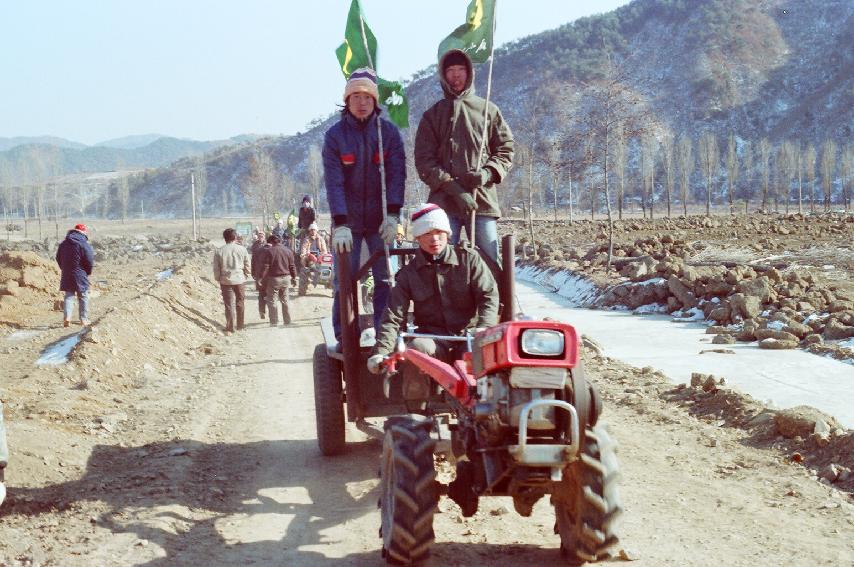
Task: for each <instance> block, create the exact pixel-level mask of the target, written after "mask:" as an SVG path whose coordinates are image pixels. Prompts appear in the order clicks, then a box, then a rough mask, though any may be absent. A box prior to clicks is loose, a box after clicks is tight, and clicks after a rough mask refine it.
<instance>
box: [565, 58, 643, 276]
mask: <svg viewBox="0 0 854 567" xmlns="http://www.w3.org/2000/svg"><path fill="white" fill-rule="evenodd" d="M622 63H623V64H622V65H616V64H614V62H613V60H612V59H611V57H610V55H609V57H608V62H607V66H606V68H605V73H604V76H603V78H602V79H601V80H597V81H595V82H593V83H591V84H590V85H589V86H588V88H587V89H586V91H585V93H584V96H585V100H584V105H583V108H582V112H581V114H580V118H581V125H582V131H584V132H586V134H587V137H588V140H589V143H590V150H591V151H590V156H591V164H595V165H596V166H597V167H598V169H599V170H600V171H601V177H602V190H603V193H604V197H605V209H606V211H607V214H608V262H607V266H606V271H607V272H610V270H611V259H612V257H613V251H614V215H613V213H612V209H611V187H610V175H611V174H612V173H613V172H612V171H611V167H612V163H611V161H612V159H613V158H612V155H613V144H614V138H615V136H618V137H631V136H640V135H642V134H643V133H644V132H646V131H647V124H648V123H649V122H648V117H647V115H646V111H645V110H644V106H645V105H644V102H645V101H643V100H642V99H641V98H640V96H639V95H638V94H637V93H635V92H634V91H632V90H631V89H630V88H629V87H628V86H627V85H628V83H629V82H628V80H627V76H628V65H627V64H626V63H627V62H625V61H624V62H622ZM618 131H619V134H618V133H617V132H618ZM591 185H593V184H591ZM594 207H595V203H591V209H593V208H594Z"/></svg>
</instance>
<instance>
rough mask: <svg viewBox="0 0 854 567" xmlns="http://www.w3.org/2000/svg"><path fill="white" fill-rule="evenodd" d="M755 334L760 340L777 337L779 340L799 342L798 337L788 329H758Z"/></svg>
mask: <svg viewBox="0 0 854 567" xmlns="http://www.w3.org/2000/svg"><path fill="white" fill-rule="evenodd" d="M753 334H754V336H755V337H756V338H757V339H759V340H760V341H762V340H765V339H776V340H778V341H794V342H795V343H797V342H798V340H799V339H798V337H796V336H795V335H793V334H791V333H787V332H786V331H777V330H775V329H758V330H757V331H756V332H755V333H753Z"/></svg>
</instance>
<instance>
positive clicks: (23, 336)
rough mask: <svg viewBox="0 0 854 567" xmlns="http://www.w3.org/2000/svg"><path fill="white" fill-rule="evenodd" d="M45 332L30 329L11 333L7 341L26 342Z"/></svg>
mask: <svg viewBox="0 0 854 567" xmlns="http://www.w3.org/2000/svg"><path fill="white" fill-rule="evenodd" d="M43 332H44V331H39V330H32V329H28V330H24V331H13V332H12V333H9V336H8V337H6V340H7V341H11V342H20V341H26V340H28V339H31V338H33V337H35V336H37V335H40V334H41V333H43Z"/></svg>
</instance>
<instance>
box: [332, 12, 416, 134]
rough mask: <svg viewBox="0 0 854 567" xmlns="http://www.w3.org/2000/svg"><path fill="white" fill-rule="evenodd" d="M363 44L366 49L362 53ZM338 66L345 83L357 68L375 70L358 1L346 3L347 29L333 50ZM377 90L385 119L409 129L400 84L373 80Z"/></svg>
mask: <svg viewBox="0 0 854 567" xmlns="http://www.w3.org/2000/svg"><path fill="white" fill-rule="evenodd" d="M366 44H367V46H368V49H367V51H366V50H365V45H366ZM335 56H336V57H337V58H338V65H339V66H340V67H341V72H342V73H344V78H345V79H349V78H350V74H351V73H352V72H353V71H355V70H356V69H359V68H361V67H370V68H371V69H374V71H376V69H377V38H376V37H374V33H373V32H372V31H371V28H369V27H368V24H367V22H365V16H364V14H363V13H362V7H361V6H360V5H359V0H353V1H352V2H351V3H350V11H349V12H348V13H347V26H346V27H345V28H344V43H342V44H341V45H339V46H338V49H336V50H335ZM377 79H378V82H377V88H378V90H379V94H380V100H379V102H380V104H382V105H384V106H385V107H386V108H387V109H388V116H389V119H391V121H392V122H394V123H395V124H396V125H397V126H398V127H400V128H406V127H408V126H409V103H408V102H407V100H406V93H404V91H403V86H401V84H400V83H397V82H393V81H386V80H385V79H383V78H381V77H377Z"/></svg>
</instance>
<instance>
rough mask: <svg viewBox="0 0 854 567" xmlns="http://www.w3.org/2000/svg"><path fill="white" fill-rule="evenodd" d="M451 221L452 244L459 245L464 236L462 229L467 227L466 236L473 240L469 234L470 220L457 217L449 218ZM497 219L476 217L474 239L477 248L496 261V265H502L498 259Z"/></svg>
mask: <svg viewBox="0 0 854 567" xmlns="http://www.w3.org/2000/svg"><path fill="white" fill-rule="evenodd" d="M448 220H450V221H451V231H452V233H453V234H451V244H459V243H460V237H461V236H462V229H463V227H465V230H466V236H468V237H469V240H471V238H470V237H471V235H470V234H469V229H470V226H469V225H470V224H471V221H470V220H469V219H465V220H463V219H461V218H459V217H455V216H450V215H449V216H448ZM496 221H497V219H496V218H495V217H487V216H483V215H475V217H474V232H475V234H474V239H475V246H477V247H478V248H480V249H481V251H482V252H484V253H485V254H486V255H487V256H489V257H490V258H492V259H493V260H495V263H496V264H499V265H500V264H501V261H500V260H499V259H498V223H497V222H496Z"/></svg>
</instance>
